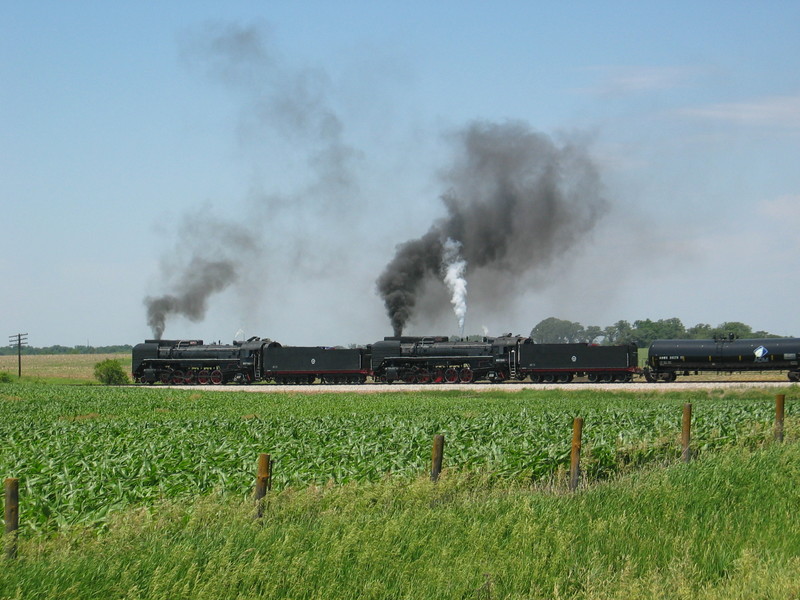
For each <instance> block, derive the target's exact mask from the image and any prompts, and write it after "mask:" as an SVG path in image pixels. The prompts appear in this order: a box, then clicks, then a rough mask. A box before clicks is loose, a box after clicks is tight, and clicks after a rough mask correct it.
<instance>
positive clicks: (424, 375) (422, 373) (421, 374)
mask: <svg viewBox="0 0 800 600" xmlns="http://www.w3.org/2000/svg"><path fill="white" fill-rule="evenodd" d="M417 382H418V383H430V382H431V373H430V371H428V369H420V370H419V371H417Z"/></svg>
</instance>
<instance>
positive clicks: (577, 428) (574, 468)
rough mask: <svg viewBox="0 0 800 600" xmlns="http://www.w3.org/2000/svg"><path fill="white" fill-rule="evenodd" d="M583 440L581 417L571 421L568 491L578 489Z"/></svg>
mask: <svg viewBox="0 0 800 600" xmlns="http://www.w3.org/2000/svg"><path fill="white" fill-rule="evenodd" d="M582 439H583V417H576V418H575V420H574V421H572V452H571V453H570V460H569V490H570V491H571V492H574V491H575V490H576V489H578V482H579V481H580V476H581V444H582Z"/></svg>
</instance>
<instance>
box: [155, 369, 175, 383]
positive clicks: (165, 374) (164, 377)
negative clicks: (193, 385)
mask: <svg viewBox="0 0 800 600" xmlns="http://www.w3.org/2000/svg"><path fill="white" fill-rule="evenodd" d="M170 379H172V375H171V374H170V372H169V371H161V373H159V374H158V380H159V381H160V382H161V383H169V382H170Z"/></svg>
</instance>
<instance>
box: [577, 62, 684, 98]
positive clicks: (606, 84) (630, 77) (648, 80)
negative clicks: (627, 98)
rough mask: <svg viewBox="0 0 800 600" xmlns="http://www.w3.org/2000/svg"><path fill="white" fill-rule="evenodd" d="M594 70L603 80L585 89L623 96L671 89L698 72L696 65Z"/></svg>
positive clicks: (605, 94)
mask: <svg viewBox="0 0 800 600" xmlns="http://www.w3.org/2000/svg"><path fill="white" fill-rule="evenodd" d="M592 70H593V71H595V72H597V73H599V74H600V79H601V81H600V82H599V83H598V84H597V85H595V86H593V87H590V88H588V89H586V90H584V91H586V92H588V93H591V94H595V95H598V96H622V95H628V94H639V93H647V92H659V91H665V90H671V89H674V88H676V87H679V86H681V85H684V84H685V83H686V82H687V81H688V80H689V79H690V78H691V77H693V76H694V75H696V74H697V72H698V69H697V68H695V67H682V66H677V67H675V66H672V67H642V66H605V67H596V68H594V69H592Z"/></svg>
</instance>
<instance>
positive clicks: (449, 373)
mask: <svg viewBox="0 0 800 600" xmlns="http://www.w3.org/2000/svg"><path fill="white" fill-rule="evenodd" d="M444 380H445V381H446V382H447V383H456V382H457V381H458V371H456V370H455V369H453V368H452V367H451V368H449V369H447V370H446V371H445V372H444Z"/></svg>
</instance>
